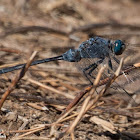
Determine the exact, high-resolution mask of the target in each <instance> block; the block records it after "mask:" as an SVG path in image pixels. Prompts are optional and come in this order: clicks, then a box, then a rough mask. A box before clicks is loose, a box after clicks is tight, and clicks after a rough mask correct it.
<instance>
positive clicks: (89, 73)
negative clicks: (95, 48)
mask: <svg viewBox="0 0 140 140" xmlns="http://www.w3.org/2000/svg"><path fill="white" fill-rule="evenodd" d="M103 60H104V59H101V60H99V61H97V63H94V64H93V65H92V67H91V68H92V69H91V70H90V71H89V72H88V75H89V76H90V77H91V78H93V79H95V77H94V76H93V75H91V74H92V72H93V71H94V70H95V69H96V68H97V67H98V65H99V64H101V63H102V62H103Z"/></svg>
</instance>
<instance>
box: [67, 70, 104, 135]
mask: <svg viewBox="0 0 140 140" xmlns="http://www.w3.org/2000/svg"><path fill="white" fill-rule="evenodd" d="M103 71H104V68H101V69H100V71H99V73H98V75H97V77H96V79H95V82H94V85H93V89H92V90H91V91H90V92H89V95H88V97H87V98H86V100H85V101H84V103H83V106H82V108H81V110H80V112H79V115H78V116H77V118H76V119H75V120H74V122H73V123H72V125H71V126H70V127H69V128H68V130H67V133H72V132H73V131H74V128H75V127H76V125H77V123H78V122H79V121H80V119H81V118H82V116H83V115H84V113H85V110H86V107H87V105H88V103H89V101H90V99H91V98H92V95H93V93H94V92H95V90H96V87H97V86H98V83H99V81H100V78H101V75H102V73H103Z"/></svg>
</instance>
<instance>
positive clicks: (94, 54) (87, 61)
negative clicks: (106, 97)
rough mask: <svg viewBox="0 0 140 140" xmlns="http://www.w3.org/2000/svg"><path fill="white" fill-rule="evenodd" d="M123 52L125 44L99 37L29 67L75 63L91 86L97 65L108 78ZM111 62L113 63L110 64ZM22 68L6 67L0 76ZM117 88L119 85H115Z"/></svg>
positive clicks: (0, 72) (33, 63)
mask: <svg viewBox="0 0 140 140" xmlns="http://www.w3.org/2000/svg"><path fill="white" fill-rule="evenodd" d="M124 50H125V43H124V42H123V41H121V40H116V41H111V40H109V39H104V38H101V37H93V38H90V39H89V40H87V41H85V42H83V43H81V44H80V45H79V47H78V48H77V49H70V50H68V51H66V52H65V53H64V54H62V55H59V56H56V57H51V58H46V59H42V60H36V61H33V62H32V63H31V66H33V65H37V64H41V63H45V62H50V61H56V60H64V61H68V62H76V63H78V67H79V68H80V70H82V72H83V74H84V75H85V77H86V78H87V80H88V81H89V82H90V84H92V80H91V79H93V78H95V77H94V76H95V75H94V72H95V71H98V67H99V65H102V64H107V66H108V69H107V74H104V75H103V76H104V77H108V75H110V74H111V72H112V71H113V69H114V67H115V66H116V64H117V65H118V64H119V60H118V59H117V58H116V56H118V55H121V54H122V53H123V52H124ZM112 61H113V62H114V63H112ZM115 63H116V64H115ZM24 66H25V64H19V65H16V66H12V67H6V68H3V69H1V70H0V74H4V73H7V72H11V71H14V70H18V69H21V68H23V67H24ZM117 86H119V85H118V84H117ZM125 92H126V91H125Z"/></svg>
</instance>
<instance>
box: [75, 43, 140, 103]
mask: <svg viewBox="0 0 140 140" xmlns="http://www.w3.org/2000/svg"><path fill="white" fill-rule="evenodd" d="M102 45H104V46H105V45H106V44H102ZM138 50H139V49H138ZM136 52H137V53H136ZM85 53H87V55H89V56H90V54H89V53H88V52H86V51H85ZM97 53H99V55H100V52H97ZM110 57H111V58H110V59H111V62H112V66H113V70H110V68H109V67H108V68H107V69H106V71H105V72H104V74H103V76H102V78H101V79H105V78H107V77H109V76H111V75H112V74H113V73H114V71H115V70H116V69H117V68H118V64H117V63H116V61H115V60H114V59H113V54H110ZM121 57H125V64H124V67H127V66H128V65H130V64H134V63H135V62H136V60H139V57H140V55H139V53H138V51H137V50H132V49H130V48H127V49H126V52H125V53H124V55H123V56H120V57H118V58H117V59H120V58H121ZM130 60H131V61H130ZM98 61H99V58H92V56H91V58H85V59H82V60H81V61H80V62H78V63H77V66H78V69H79V70H82V71H83V70H84V69H85V68H87V67H88V66H90V65H92V64H94V63H95V64H96V63H97V62H98ZM101 65H107V66H108V58H106V59H104V60H103V62H102V63H100V64H99V65H98V66H97V67H96V68H95V69H94V70H93V71H92V73H91V76H88V78H90V80H91V81H94V77H96V75H97V73H98V71H99V68H100V66H101ZM89 71H90V69H88V70H87V71H86V72H87V74H88V72H89ZM139 79H140V71H139V70H135V71H132V72H130V73H129V74H128V75H122V76H120V77H119V78H118V79H117V80H116V81H115V82H114V83H113V84H112V85H111V93H112V94H114V93H119V94H120V95H121V98H122V99H125V100H127V102H128V101H129V100H130V101H131V102H132V104H136V102H135V100H134V99H132V97H131V95H134V94H137V93H138V92H139V91H140V89H139V86H137V88H134V85H135V84H136V83H140V81H139Z"/></svg>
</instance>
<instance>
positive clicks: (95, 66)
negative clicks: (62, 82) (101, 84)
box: [83, 63, 98, 85]
mask: <svg viewBox="0 0 140 140" xmlns="http://www.w3.org/2000/svg"><path fill="white" fill-rule="evenodd" d="M97 66H98V65H97V64H96V63H94V64H91V65H89V66H88V67H86V68H84V69H83V74H84V75H85V77H86V78H87V79H88V81H89V82H90V84H91V85H93V83H92V82H91V80H90V78H89V77H88V75H89V74H88V75H87V73H86V71H87V70H89V69H90V68H92V67H94V69H95V68H97ZM94 79H95V77H94Z"/></svg>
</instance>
